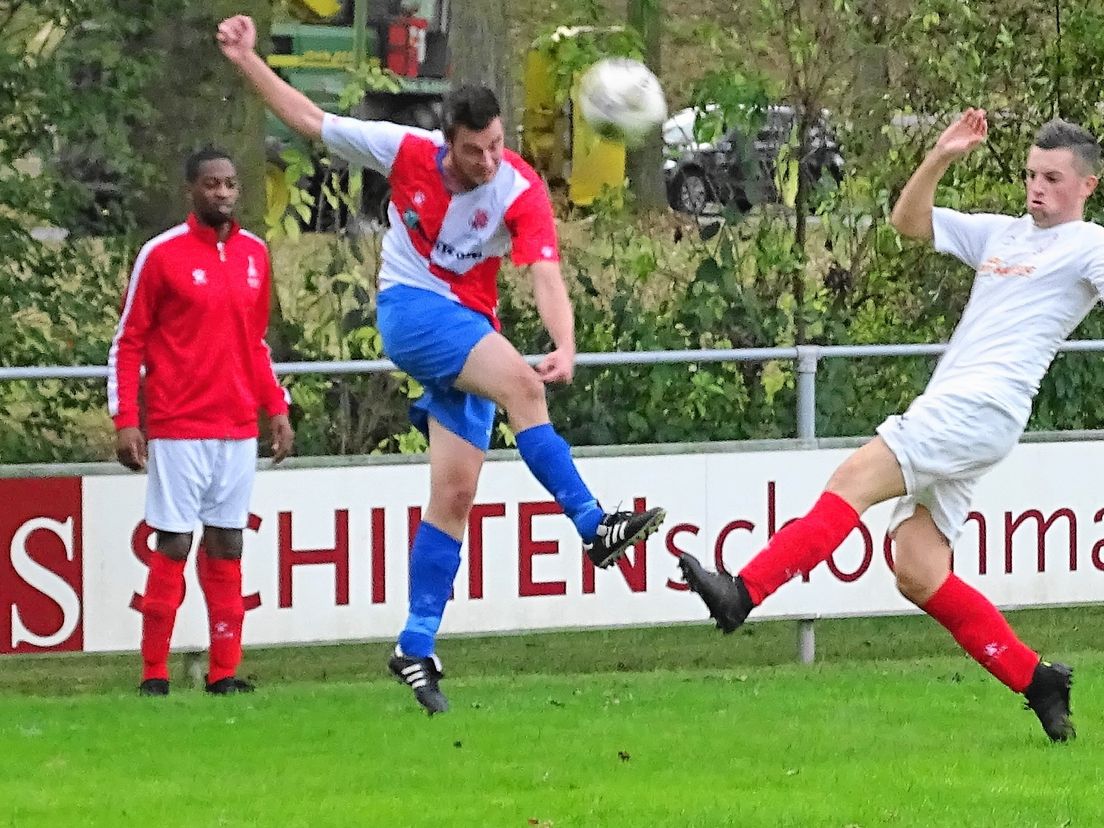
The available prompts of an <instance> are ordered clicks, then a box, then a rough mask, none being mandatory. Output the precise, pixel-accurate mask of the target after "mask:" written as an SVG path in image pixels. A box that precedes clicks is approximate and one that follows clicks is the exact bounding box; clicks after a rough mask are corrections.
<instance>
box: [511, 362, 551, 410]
mask: <svg viewBox="0 0 1104 828" xmlns="http://www.w3.org/2000/svg"><path fill="white" fill-rule="evenodd" d="M509 389H510V390H509V397H508V399H507V400H506V405H505V406H504V407H505V408H506V411H507V412H508V413H510V414H516V413H522V412H525V411H532V410H533V409H534V408H539V407H543V406H544V405H545V398H544V383H543V382H542V381H541V378H540V376H538V375H537V372H536V371H534V370H532V369H531V368H529V367H528V366H525V370H519V371H518V372H517V373H516V375H515V376H514V377H513V378H512V379H511V381H510V383H509Z"/></svg>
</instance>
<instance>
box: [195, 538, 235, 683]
mask: <svg viewBox="0 0 1104 828" xmlns="http://www.w3.org/2000/svg"><path fill="white" fill-rule="evenodd" d="M196 568H197V570H198V572H199V584H200V586H202V587H203V594H204V595H205V596H206V597H207V620H208V623H209V624H210V632H211V652H210V668H209V669H208V671H207V681H208V682H209V683H210V682H216V681H218V680H219V679H224V678H227V677H228V676H232V675H234V673H235V672H236V671H237V669H238V665H239V664H241V657H242V649H241V633H242V619H243V618H244V617H245V606H244V604H243V603H242V575H241V561H240V560H228V559H225V558H212V557H211V556H210V555H208V554H207V552H206V550H203V549H201V550H200V552H199V557H198V558H197V559H196Z"/></svg>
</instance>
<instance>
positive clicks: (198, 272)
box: [192, 267, 207, 285]
mask: <svg viewBox="0 0 1104 828" xmlns="http://www.w3.org/2000/svg"><path fill="white" fill-rule="evenodd" d="M192 283H193V284H196V285H205V284H207V271H206V270H203V269H202V268H199V267H197V268H196V269H195V270H193V271H192Z"/></svg>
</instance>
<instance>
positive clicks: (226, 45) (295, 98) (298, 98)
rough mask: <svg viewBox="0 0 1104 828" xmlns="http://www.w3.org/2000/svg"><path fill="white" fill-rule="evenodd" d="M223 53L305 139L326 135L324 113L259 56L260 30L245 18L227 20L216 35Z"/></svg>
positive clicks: (267, 104) (221, 24) (314, 138)
mask: <svg viewBox="0 0 1104 828" xmlns="http://www.w3.org/2000/svg"><path fill="white" fill-rule="evenodd" d="M215 39H216V40H217V41H218V45H219V49H220V50H222V53H223V54H224V55H225V56H226V59H227V60H229V61H230V62H231V63H233V64H234V66H236V67H237V69H238V71H239V72H241V73H242V75H243V76H244V77H245V79H246V80H247V81H249V83H250V84H251V85H252V86H253V88H254V89H256V90H257V93H258V94H259V95H260V96H261V98H262V99H263V100H264V102H265V106H267V107H268V108H269V109H271V110H272V112H273V113H274V114H275V115H276V117H277V118H279V119H280V120H281V121H283V122H284V123H285V124H287V125H288V127H289V128H291V129H293V130H295V131H296V132H298V133H299V134H300V135H302V136H303V137H304V138H309V139H311V140H312V141H316V140H318V139H319V138H320V137H321V135H322V117H323V114H324V113H323V112H322V109H321V108H320V107H319V106H318V105H317V104H316V103H315V102H314V101H312V100H311V99H310V98H308V97H307V96H306V95H304V94H303V93H302V92H300V91H299V90H298V89H295V88H294V87H292V86H291V85H290V84H288V83H285V82H284V81H283V80H282V79H281V78H280V76H279V75H277V74H276V73H275V72H274V71H272V67H270V66H269V65H268V64H267V63H265V62H264V60H263V59H262V58H261V56H260V55H258V54H257V51H256V47H257V27H256V26H255V25H254V24H253V19H252V18H250V17H247V16H246V15H244V14H239V15H235V16H234V17H228V18H226V19H225V20H223V21H222V22H221V23H220V24H219V27H218V33H217V34H216V35H215Z"/></svg>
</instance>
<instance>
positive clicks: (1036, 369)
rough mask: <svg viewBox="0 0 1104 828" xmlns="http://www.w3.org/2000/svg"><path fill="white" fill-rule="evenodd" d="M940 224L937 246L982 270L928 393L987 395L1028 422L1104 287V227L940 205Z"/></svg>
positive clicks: (936, 223) (936, 214) (935, 223)
mask: <svg viewBox="0 0 1104 828" xmlns="http://www.w3.org/2000/svg"><path fill="white" fill-rule="evenodd" d="M932 227H933V230H934V234H935V249H936V250H938V251H940V252H941V253H950V254H951V255H953V256H955V257H956V258H958V259H960V260H961V261H962V262H964V263H965V264H968V265H969V266H970V267H972V268H974V269H975V270H976V271H977V276H976V277H975V279H974V286H973V290H972V291H971V293H970V301H969V302H968V303H967V304H966V308H965V310H963V312H962V319H961V320H959V323H958V325H957V326H956V328H955V331H954V334H953V335H952V336H951V341H950V343H949V344H948V348H947V351H946V353H945V354H944V355H943V358H942V359H941V360H940V361H939V365H938V366H937V367H936V369H935V373H934V374H933V375H932V378H931V381H930V382H929V383H928V388H927V391H926V392H925V393H928V394H942V393H949V394H959V395H965V396H968V397H970V398H973V399H982V400H985V401H987V402H990V403H992V404H994V405H996V406H997V407H999V408H1001V409H1002V410H1004V411H1007V412H1008V413H1009V414H1011V415H1012V416H1014V417H1016V418H1018V419H1019V421H1020V422H1021V423H1026V422H1027V419H1028V417H1029V416H1030V415H1031V401H1032V399H1033V398H1034V396H1035V394H1036V393H1037V392H1038V390H1039V382H1040V381H1041V380H1042V378H1043V375H1044V374H1045V373H1046V371H1047V368H1048V367H1049V366H1050V363H1051V361H1052V360H1053V359H1054V355H1055V354H1056V353H1057V351H1058V346H1059V345H1060V344H1061V343H1062V342H1063V341H1064V340H1065V339H1066V337H1067V336H1069V334H1070V333H1071V332H1072V331H1073V329H1074V328H1076V327H1077V325H1078V324H1080V322H1081V320H1082V319H1084V318H1085V315H1086V314H1088V312H1089V311H1090V310H1091V309H1092V307H1093V305H1095V304H1096V301H1097V299H1098V298H1099V297H1100V296H1101V295H1102V294H1104V227H1101V226H1099V225H1097V224H1093V223H1091V222H1086V221H1070V222H1066V223H1065V224H1060V225H1058V226H1056V227H1050V228H1046V229H1043V228H1039V227H1036V226H1035V222H1034V220H1033V219H1032V218H1031V216H1022V217H1020V218H1014V217H1012V216H1000V215H992V214H984V213H975V214H967V213H959V212H957V211H955V210H948V209H944V208H938V207H937V208H935V210H934V211H933V213H932Z"/></svg>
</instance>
